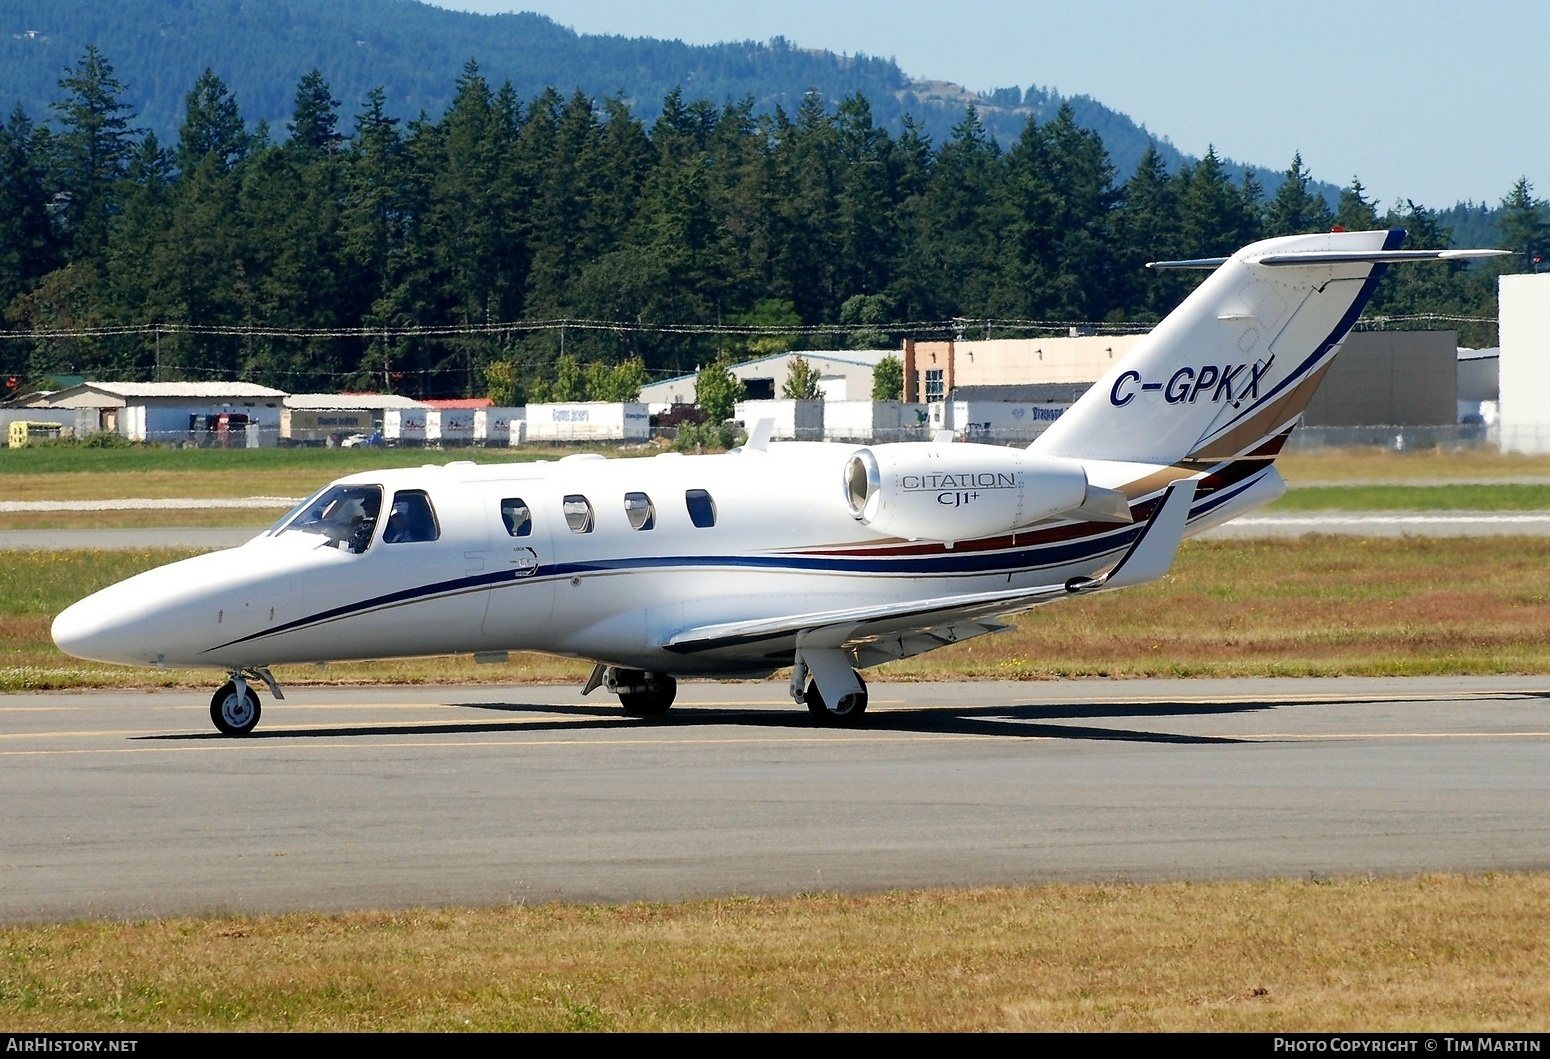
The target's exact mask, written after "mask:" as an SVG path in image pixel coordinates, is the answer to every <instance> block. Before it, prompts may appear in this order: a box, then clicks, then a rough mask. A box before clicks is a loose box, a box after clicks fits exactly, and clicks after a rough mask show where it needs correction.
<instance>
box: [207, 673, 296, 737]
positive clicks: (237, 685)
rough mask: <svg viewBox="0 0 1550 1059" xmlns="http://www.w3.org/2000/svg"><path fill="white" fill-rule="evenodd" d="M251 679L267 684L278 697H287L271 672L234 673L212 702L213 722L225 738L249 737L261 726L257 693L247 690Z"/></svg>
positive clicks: (260, 709)
mask: <svg viewBox="0 0 1550 1059" xmlns="http://www.w3.org/2000/svg"><path fill="white" fill-rule="evenodd" d="M250 677H252V678H256V679H258V680H261V681H263V682H264V683H265V684H266V685H268V687H269V690H270V691H271V692H273V694H274V697H275V698H277V699H284V698H285V695H284V694H283V693H282V692H281V691H280V685H278V684H276V683H275V679H274V677H273V676H271V675H270V673H269V670H267V669H248V670H234V671H233V672H232V674H231V679H230V680H228V681H227V682H226V683H225V684H222V685H221V686H220V688H219V690H217V691H216V693H215V695H214V696H213V697H212V698H211V699H210V721H211V722H212V723H213V724H214V725H215V727H216V729H217V730H218V731H219V732H220V733H221V734H222V735H247V734H248V733H249V732H251V731H252V730H253V729H254V728H256V727H257V726H258V719H259V717H260V716H261V715H262V713H263V708H262V707H261V706H260V705H259V702H258V693H257V692H255V691H254V690H253V689H252V688H250V687H248V678H250Z"/></svg>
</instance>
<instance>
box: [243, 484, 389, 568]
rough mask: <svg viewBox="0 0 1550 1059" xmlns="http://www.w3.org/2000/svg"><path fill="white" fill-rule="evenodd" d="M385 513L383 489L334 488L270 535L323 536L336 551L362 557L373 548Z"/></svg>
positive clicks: (306, 504) (299, 509)
mask: <svg viewBox="0 0 1550 1059" xmlns="http://www.w3.org/2000/svg"><path fill="white" fill-rule="evenodd" d="M381 510H382V488H381V487H380V486H375V485H331V486H329V487H328V488H327V489H324V490H323V491H322V492H320V493H317V494H316V495H314V496H311V497H308V498H307V499H306V500H304V501H302V502H301V504H299V505H298V506H297V507H296V508H294V509H293V510H292V511H291V512H290V514H288V515H286V516H285V518H283V519H281V520H280V521H279V522H278V523H276V524H275V527H274V529H272V530H270V531H269V532H270V534H271V535H273V536H279V535H280V534H282V533H315V534H319V535H321V536H324V537H327V538H328V541H329V543H330V544H331V545H333V546H334V547H335V548H338V549H339V550H341V551H346V552H353V553H355V554H357V555H359V554H360V553H361V552H363V551H365V550H366V549H367V548H369V547H370V546H371V535H372V531H373V530H375V529H376V526H377V515H378V513H379V512H381Z"/></svg>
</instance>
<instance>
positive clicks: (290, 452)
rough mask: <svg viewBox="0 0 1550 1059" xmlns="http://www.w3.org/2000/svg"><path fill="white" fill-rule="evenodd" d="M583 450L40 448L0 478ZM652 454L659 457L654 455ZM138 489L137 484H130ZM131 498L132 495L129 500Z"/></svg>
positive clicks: (5, 452)
mask: <svg viewBox="0 0 1550 1059" xmlns="http://www.w3.org/2000/svg"><path fill="white" fill-rule="evenodd" d="M579 451H584V450H583V449H581V448H578V447H567V448H538V447H534V446H528V447H525V448H519V449H482V448H472V447H470V448H453V449H424V448H390V449H388V448H384V449H361V448H356V449H329V448H294V449H173V448H164V447H161V446H156V445H135V446H132V447H130V448H122V449H94V448H89V447H85V446H79V445H35V446H31V447H29V448H25V449H0V477H3V476H5V475H9V474H17V475H22V474H26V475H32V474H92V473H97V474H102V473H122V474H137V473H143V472H146V471H186V472H191V473H205V472H224V471H234V470H235V471H257V472H266V471H274V470H282V469H283V470H294V471H296V472H298V473H304V474H306V475H308V477H309V479H310V478H313V477H316V478H320V479H321V480H323V481H327V480H328V479H329V478H337V477H339V476H341V475H345V474H352V473H354V472H355V471H369V470H376V469H378V468H383V467H418V466H419V465H420V464H422V463H446V462H447V461H449V460H472V461H474V462H475V463H525V462H530V461H533V460H552V459H558V458H559V457H561V456H565V455H568V454H570V453H572V452H579ZM585 451H598V452H604V453H607V454H609V455H626V454H630V453H634V452H638V451H640V450H639V449H638V448H623V447H619V446H615V447H611V448H604V447H598V448H596V449H593V450H585ZM651 451H657V450H655V449H653V450H651ZM125 484H126V485H128V486H132V485H133V480H130V481H128V482H126V483H125ZM125 495H128V494H125Z"/></svg>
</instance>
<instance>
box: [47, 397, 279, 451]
mask: <svg viewBox="0 0 1550 1059" xmlns="http://www.w3.org/2000/svg"><path fill="white" fill-rule="evenodd" d="M284 399H285V391H284V390H275V389H271V388H270V387H268V386H259V385H256V384H255V383H250V382H82V383H79V384H78V385H75V386H70V387H67V388H65V389H63V390H55V391H52V392H49V393H37V394H32V395H29V396H28V397H26V398H23V399H22V400H21V401H19V402H17V404H18V405H19V406H20V407H22V408H26V409H29V410H33V411H37V412H39V413H45V414H46V415H47V417H48V418H51V419H56V420H58V421H61V422H65V425H66V426H67V427H69V428H71V430H72V431H73V432H74V434H75V435H76V436H77V437H84V436H85V435H87V434H94V433H97V432H99V431H108V432H111V433H117V434H121V435H123V436H124V437H126V438H128V439H129V440H130V441H162V442H183V443H190V444H198V445H218V446H222V447H247V446H250V445H257V444H259V443H260V438H261V437H262V436H263V434H264V433H265V432H267V433H268V434H269V436H270V437H271V438H272V437H274V436H277V435H278V433H279V429H280V417H281V412H282V402H283V401H284ZM66 416H68V421H66V420H65V418H64V417H66ZM270 444H273V442H272V441H271V442H270Z"/></svg>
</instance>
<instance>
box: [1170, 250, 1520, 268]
mask: <svg viewBox="0 0 1550 1059" xmlns="http://www.w3.org/2000/svg"><path fill="white" fill-rule="evenodd" d="M1511 253H1512V251H1511V250H1291V251H1284V252H1282V253H1278V254H1260V255H1258V256H1257V257H1246V258H1244V261H1245V262H1246V263H1247V264H1250V265H1270V266H1277V265H1282V266H1284V265H1351V264H1358V263H1365V264H1370V265H1378V264H1384V265H1401V264H1404V263H1406V262H1409V261H1459V260H1462V259H1465V258H1474V257H1502V256H1504V255H1507V254H1511ZM1227 261H1228V258H1225V257H1194V258H1188V259H1186V260H1183V261H1148V262H1147V263H1146V267H1147V268H1218V267H1220V266H1222V265H1225V264H1227Z"/></svg>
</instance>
